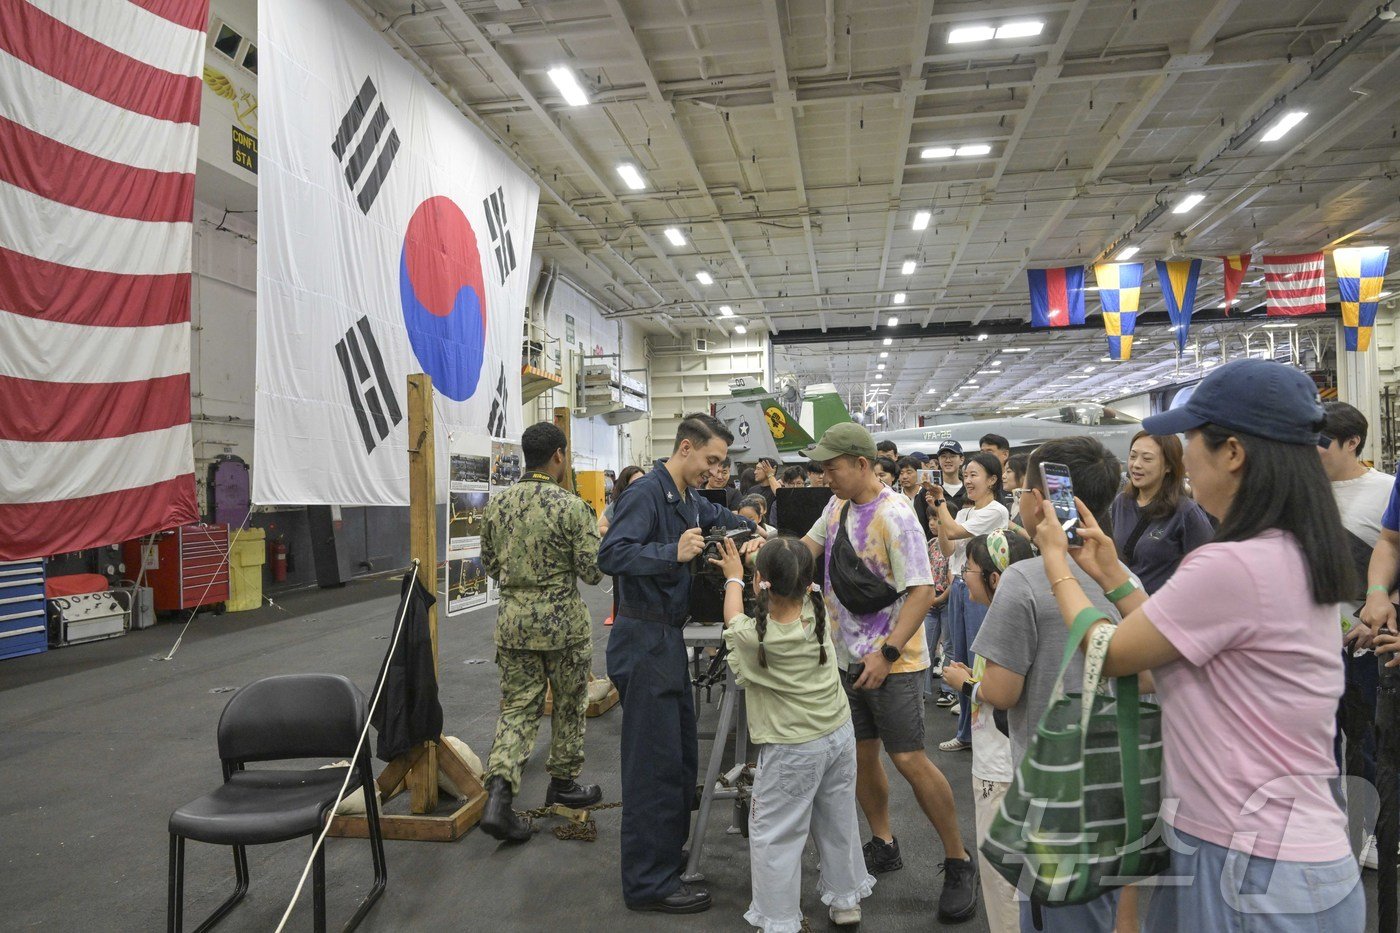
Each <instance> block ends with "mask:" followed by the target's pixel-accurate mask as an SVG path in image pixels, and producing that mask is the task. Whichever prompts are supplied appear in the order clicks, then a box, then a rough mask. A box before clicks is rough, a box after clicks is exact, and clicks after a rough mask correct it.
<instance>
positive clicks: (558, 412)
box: [554, 408, 574, 492]
mask: <svg viewBox="0 0 1400 933" xmlns="http://www.w3.org/2000/svg"><path fill="white" fill-rule="evenodd" d="M554 426H555V427H556V428H558V429H559V430H561V431H563V432H564V441H565V443H566V444H567V445H568V446H567V447H565V448H564V453H566V454H568V463H567V464H565V469H564V478H563V479H562V480H560V482H559V485H560V486H563V487H564V488H565V489H567V490H569V492H573V491H574V468H573V465H572V464H573V462H574V429H573V418H572V417H571V416H570V414H569V409H567V408H556V409H554Z"/></svg>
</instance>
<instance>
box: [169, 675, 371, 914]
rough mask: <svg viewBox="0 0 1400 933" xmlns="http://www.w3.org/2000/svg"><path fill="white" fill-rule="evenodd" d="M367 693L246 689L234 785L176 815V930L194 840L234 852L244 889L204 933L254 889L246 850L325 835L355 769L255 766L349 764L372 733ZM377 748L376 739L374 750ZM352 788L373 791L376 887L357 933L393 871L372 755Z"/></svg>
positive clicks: (320, 893) (225, 732) (364, 754)
mask: <svg viewBox="0 0 1400 933" xmlns="http://www.w3.org/2000/svg"><path fill="white" fill-rule="evenodd" d="M366 715H367V710H366V703H365V696H364V694H363V693H361V692H360V690H359V688H357V687H356V686H355V685H354V684H353V683H351V682H350V681H349V680H348V679H346V678H345V677H341V676H340V675H338V674H286V675H281V676H277V677H265V678H263V679H262V680H256V681H254V682H253V683H251V684H248V685H247V686H246V687H243V688H242V689H240V690H239V691H238V692H237V693H235V694H234V695H233V697H232V698H231V699H230V700H229V701H228V705H227V706H225V707H224V712H223V715H222V716H221V717H220V718H219V757H220V758H221V759H222V760H223V768H224V783H223V785H222V786H220V787H219V788H218V789H217V790H215V791H213V792H212V793H209V794H206V795H204V796H203V797H200V798H199V799H198V800H195V801H192V802H190V803H187V804H185V805H184V806H183V807H180V808H179V809H178V810H176V811H175V812H174V813H172V814H171V816H170V891H169V895H170V897H169V904H168V913H167V920H168V923H167V928H168V929H169V931H170V933H181V931H182V930H183V928H184V907H185V902H184V884H185V840H186V839H193V840H195V841H197V842H206V843H210V844H212V845H226V846H232V847H233V867H234V876H235V878H236V880H237V886H236V887H235V888H234V892H233V894H232V895H231V896H230V897H229V898H228V900H226V901H224V902H223V903H222V904H220V905H219V907H218V909H217V910H215V911H214V913H213V914H212V915H211V916H210V917H209V919H207V920H205V921H204V922H203V923H201V924H200V925H199V927H198V928H197V930H196V933H203V931H205V930H208V929H210V928H212V927H213V926H214V924H216V923H218V922H219V921H220V920H222V919H223V918H224V917H225V916H226V915H227V914H228V912H229V911H230V910H232V909H233V906H234V905H235V904H237V903H238V902H239V901H240V900H242V898H243V895H244V894H246V893H247V891H248V856H247V851H246V848H245V847H246V846H250V845H266V844H268V843H273V842H285V841H286V840H288V839H296V838H297V837H299V836H315V835H316V834H318V833H319V832H320V831H321V829H322V827H323V826H324V825H325V821H326V820H327V819H330V818H331V817H332V816H333V814H332V813H331V807H332V806H333V805H334V803H335V799H336V794H337V793H338V792H339V790H340V785H341V782H342V781H344V780H345V770H346V769H345V768H343V767H342V768H327V769H324V770H317V771H277V770H271V769H257V770H247V769H245V768H244V765H245V764H246V763H248V762H262V761H286V760H289V759H295V758H313V759H314V758H334V759H339V758H344V759H349V758H351V755H352V754H353V752H354V749H355V743H356V742H357V741H358V740H359V737H360V731H361V730H362V729H364V726H365V717H366ZM367 745H368V742H366V746H367ZM352 768H353V772H354V773H353V774H352V775H351V777H350V783H349V786H348V787H347V790H349V789H351V788H354V787H356V786H359V787H360V788H362V789H363V790H364V797H365V810H366V818H367V819H366V822H367V824H368V826H369V840H370V850H371V854H372V856H373V858H374V887H373V888H371V889H370V892H369V894H368V896H366V897H365V899H364V901H362V902H361V903H360V907H359V909H358V910H356V911H355V915H354V916H353V917H352V918H351V919H350V922H349V923H347V924H346V925H345V930H347V931H348V930H353V929H355V927H357V926H359V924H360V921H361V920H363V919H364V917H365V915H366V914H367V913H369V910H370V908H371V907H372V906H374V902H375V901H376V900H378V899H379V895H381V894H382V893H384V886H385V882H386V881H387V880H388V873H387V870H386V868H385V864H384V839H383V836H382V835H381V834H380V827H379V797H378V791H377V788H376V787H375V783H374V770H373V768H372V767H371V766H370V756H369V749H368V748H367V747H366V748H362V749H361V750H360V754H359V755H358V756H356V757H355V759H354V764H353V765H352ZM312 871H313V874H312V878H313V882H312V884H313V889H312V890H313V900H314V904H315V929H316V931H317V933H323V931H324V930H325V929H326V850H325V846H322V847H321V848H320V849H319V850H317V853H316V858H315V864H314V867H313V870H312Z"/></svg>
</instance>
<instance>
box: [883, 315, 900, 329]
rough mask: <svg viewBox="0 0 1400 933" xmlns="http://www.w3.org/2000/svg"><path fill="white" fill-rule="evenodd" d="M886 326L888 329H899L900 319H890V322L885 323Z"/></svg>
mask: <svg viewBox="0 0 1400 933" xmlns="http://www.w3.org/2000/svg"><path fill="white" fill-rule="evenodd" d="M885 326H886V327H898V326H899V318H897V317H892V318H890V319H889V320H888V321H886V322H885Z"/></svg>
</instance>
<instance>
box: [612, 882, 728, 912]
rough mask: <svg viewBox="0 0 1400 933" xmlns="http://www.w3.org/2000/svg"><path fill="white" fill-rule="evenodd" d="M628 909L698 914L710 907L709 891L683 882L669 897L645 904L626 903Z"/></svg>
mask: <svg viewBox="0 0 1400 933" xmlns="http://www.w3.org/2000/svg"><path fill="white" fill-rule="evenodd" d="M627 909H628V910H650V911H655V912H656V913H659V914H699V913H704V912H705V911H707V910H709V909H710V892H709V891H706V890H704V889H703V888H692V887H691V886H690V885H687V884H683V885H681V886H680V887H679V888H677V889H676V891H675V893H674V894H672V895H671V896H670V897H665V898H662V899H661V900H659V901H651V902H650V903H647V904H628V905H627Z"/></svg>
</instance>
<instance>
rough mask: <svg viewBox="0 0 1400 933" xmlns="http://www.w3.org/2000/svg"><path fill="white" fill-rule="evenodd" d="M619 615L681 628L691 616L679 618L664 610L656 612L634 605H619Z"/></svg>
mask: <svg viewBox="0 0 1400 933" xmlns="http://www.w3.org/2000/svg"><path fill="white" fill-rule="evenodd" d="M617 615H618V617H619V618H622V617H624V616H625V617H626V618H629V619H636V620H638V621H639V622H660V623H661V624H662V625H669V626H672V627H673V628H681V627H682V626H684V625H685V620H686V619H687V618H689V616H682V617H680V618H679V619H678V618H675V617H674V616H669V615H667V614H666V613H664V612H656V611H654V610H651V609H637V608H634V607H632V606H618V607H617Z"/></svg>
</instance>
